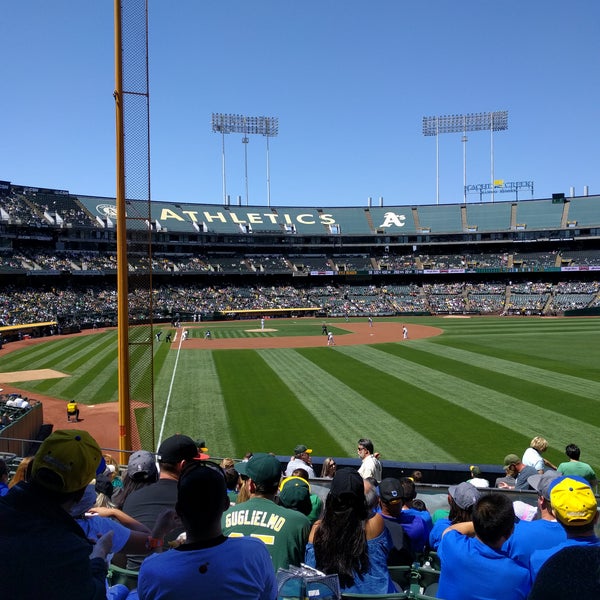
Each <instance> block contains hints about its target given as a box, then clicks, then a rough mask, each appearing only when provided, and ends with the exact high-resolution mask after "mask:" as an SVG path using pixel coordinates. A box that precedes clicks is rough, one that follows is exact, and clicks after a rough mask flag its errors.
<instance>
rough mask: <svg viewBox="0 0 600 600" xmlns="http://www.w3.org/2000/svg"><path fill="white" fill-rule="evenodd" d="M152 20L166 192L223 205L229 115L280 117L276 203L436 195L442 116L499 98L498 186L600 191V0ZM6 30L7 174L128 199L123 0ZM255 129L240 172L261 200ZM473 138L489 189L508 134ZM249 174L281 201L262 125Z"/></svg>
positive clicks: (205, 0) (230, 0)
mask: <svg viewBox="0 0 600 600" xmlns="http://www.w3.org/2000/svg"><path fill="white" fill-rule="evenodd" d="M149 22H150V121H151V134H150V135H151V163H152V171H151V173H152V176H151V182H152V192H151V195H152V199H153V200H165V201H174V202H201V203H220V202H222V199H223V188H222V169H221V137H220V135H218V134H215V133H213V132H212V130H211V114H212V113H213V112H217V113H234V114H243V115H248V116H261V115H264V116H274V117H278V118H279V135H278V136H277V137H276V138H272V139H271V140H270V171H271V203H272V205H279V206H283V205H301V206H328V205H329V206H334V205H337V206H361V205H366V203H367V198H368V197H369V196H371V197H373V200H374V202H378V198H379V197H380V196H383V198H384V203H385V204H386V205H392V204H428V203H434V202H435V201H436V143H435V137H425V136H423V134H422V118H423V117H424V116H435V115H439V116H441V115H451V114H465V113H478V112H488V111H490V112H491V111H497V110H508V112H509V125H508V130H507V131H501V132H497V133H496V134H495V135H494V174H495V178H496V179H504V180H505V181H507V182H509V181H533V182H534V186H535V197H536V198H544V197H549V196H550V195H551V194H552V193H555V192H564V193H565V194H567V195H569V192H570V188H571V186H573V187H574V188H575V195H582V194H583V186H585V185H587V186H589V191H590V193H591V194H600V168H599V166H600V165H599V160H598V159H599V157H600V148H599V140H600V81H599V58H600V35H599V31H600V29H599V28H600V2H598V1H597V0H572V1H571V2H565V1H564V0H527V1H523V0H505V1H503V2H498V0H460V1H450V0H370V1H367V0H302V1H300V0H296V1H292V0H171V1H169V2H167V1H166V0H149ZM0 39H1V40H2V59H1V62H0V64H1V65H2V68H1V70H0V74H1V75H0V77H1V84H0V85H1V87H0V90H1V91H0V132H1V134H0V179H3V180H8V181H12V182H13V183H15V184H20V185H32V186H39V187H52V188H59V189H67V190H69V191H71V192H72V193H76V194H87V195H98V196H110V197H114V196H115V150H114V148H115V141H114V139H115V126H114V100H113V90H114V53H113V2H111V1H110V0H94V1H92V0H79V1H75V0H52V1H51V2H49V1H48V0H20V1H18V2H17V1H12V2H6V3H5V4H4V6H3V8H2V12H1V17H0ZM241 137H242V136H241V135H239V134H230V135H228V136H226V138H225V156H226V180H227V192H228V193H229V194H231V196H232V202H233V203H235V202H237V200H236V198H237V196H238V195H240V196H242V203H243V204H246V192H245V169H244V153H243V144H242V142H241ZM463 145H464V144H463V143H462V142H461V134H458V133H456V134H445V135H441V136H440V137H439V150H440V160H439V166H440V201H441V202H444V203H447V202H460V201H462V198H463ZM466 147H467V148H466V154H467V160H466V170H467V183H468V184H479V183H489V182H490V180H491V165H490V162H491V161H490V135H489V132H473V133H469V134H468V142H467V144H466ZM248 183H249V198H248V200H249V203H250V205H266V202H267V184H266V144H265V138H264V137H262V136H252V137H251V138H250V143H249V144H248ZM521 197H522V198H529V197H531V196H530V194H529V193H528V192H523V194H522V195H521ZM485 199H486V200H487V201H489V197H485ZM496 199H497V200H513V199H514V196H513V195H512V194H502V195H497V196H496ZM468 201H469V202H478V201H479V196H478V195H470V196H469V197H468Z"/></svg>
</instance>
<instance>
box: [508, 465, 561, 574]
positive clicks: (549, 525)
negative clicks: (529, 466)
mask: <svg viewBox="0 0 600 600" xmlns="http://www.w3.org/2000/svg"><path fill="white" fill-rule="evenodd" d="M557 477H560V473H557V472H556V471H546V472H545V473H544V474H543V475H541V474H539V473H538V474H536V475H531V476H529V477H528V478H527V481H528V483H529V485H530V486H531V487H532V488H533V489H534V490H535V491H536V492H537V494H538V497H537V510H538V513H539V516H540V518H539V519H534V520H532V521H526V520H520V521H519V522H518V523H517V524H516V525H515V530H514V532H513V534H512V535H511V536H510V538H509V539H508V541H507V542H506V544H504V546H503V550H505V551H506V552H507V553H508V555H509V556H511V557H512V558H514V559H515V560H518V561H519V562H520V563H521V564H523V565H528V564H529V561H530V559H531V555H532V554H533V553H534V552H535V551H537V550H543V549H545V548H552V547H554V546H556V545H558V544H560V543H562V542H564V541H565V540H566V539H567V534H566V533H565V529H564V527H563V526H562V525H561V524H560V523H559V522H558V521H557V520H556V518H555V516H554V515H553V514H552V511H551V509H550V485H551V484H552V482H553V481H554V480H555V479H556V478H557Z"/></svg>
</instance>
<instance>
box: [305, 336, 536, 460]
mask: <svg viewBox="0 0 600 600" xmlns="http://www.w3.org/2000/svg"><path fill="white" fill-rule="evenodd" d="M337 350H338V351H337V352H330V354H329V355H327V354H326V352H327V350H326V349H324V348H322V349H307V350H304V349H302V350H301V351H300V352H301V353H302V354H303V355H304V356H307V357H309V358H311V360H314V361H315V362H316V363H318V364H319V365H321V366H322V367H323V368H324V369H325V370H327V371H328V372H329V373H330V374H331V375H332V376H335V377H337V378H338V379H341V380H343V381H344V382H345V383H346V384H347V385H349V386H350V387H352V388H353V389H354V390H356V391H357V392H359V393H360V394H362V395H363V396H364V397H365V398H367V399H368V400H370V402H371V403H373V404H376V405H377V406H379V407H380V408H381V409H382V410H385V411H386V412H387V413H388V414H389V415H391V416H392V417H394V418H396V419H397V420H399V421H402V422H404V423H405V424H406V425H407V426H410V427H411V428H412V429H415V430H416V431H418V432H419V434H421V435H423V436H424V437H426V438H427V439H429V440H430V443H433V444H435V445H436V446H438V447H440V448H441V449H442V450H443V451H444V453H445V454H446V455H451V456H453V457H454V460H453V461H452V462H456V460H461V461H474V460H477V461H478V462H484V461H496V460H497V458H495V457H493V456H492V453H491V452H490V444H489V431H490V430H491V429H494V430H495V433H496V435H498V436H499V437H500V438H501V439H503V440H506V441H507V442H508V443H513V444H515V445H517V446H518V447H520V446H521V445H523V444H524V443H525V442H526V440H525V439H524V438H523V437H522V436H521V435H519V434H518V433H516V432H514V431H512V430H511V429H510V428H508V427H505V426H503V425H501V424H498V423H493V422H491V421H489V420H487V419H486V418H485V415H477V414H473V413H471V412H470V411H469V410H468V409H464V408H460V407H457V406H456V405H455V404H453V403H452V402H449V401H448V400H447V399H445V398H444V397H443V396H441V395H436V394H434V393H428V392H426V391H423V390H422V389H419V388H418V387H416V385H412V383H413V382H411V381H406V382H404V383H402V384H399V382H398V379H397V378H396V377H394V376H393V374H388V373H386V372H382V370H379V368H375V367H374V366H372V365H371V364H370V363H369V361H368V360H361V359H360V358H350V357H348V356H347V355H345V353H341V352H339V350H341V349H340V348H338V349H337ZM343 409H344V408H343V402H342V403H341V404H340V410H343ZM365 417H368V413H366V415H365V414H363V413H362V411H361V412H360V413H359V416H358V417H357V418H359V419H361V421H363V419H365ZM388 421H389V416H388V417H387V418H386V419H378V420H377V421H374V422H373V423H369V425H370V427H371V428H372V429H373V430H374V431H375V432H376V433H374V434H373V436H374V437H375V435H377V437H378V436H379V435H381V434H383V433H384V432H386V431H387V432H388V433H390V434H392V435H393V434H394V433H395V432H394V431H393V429H389V428H388ZM365 422H367V421H366V420H365ZM449 423H451V424H452V425H451V426H448V424H449ZM465 440H468V444H467V443H465ZM527 441H528V440H527ZM426 451H427V448H420V447H418V446H417V447H410V446H409V445H408V444H405V443H404V440H403V439H402V437H401V436H399V435H398V436H396V437H395V440H394V449H393V451H392V453H391V454H390V457H392V458H394V459H395V460H415V461H423V460H425V461H433V460H442V461H443V460H444V458H443V456H440V455H439V454H438V453H434V452H433V451H432V453H431V454H426ZM424 456H426V457H427V458H424ZM434 456H435V457H436V458H435V459H434V458H433V457H434ZM438 457H439V458H438Z"/></svg>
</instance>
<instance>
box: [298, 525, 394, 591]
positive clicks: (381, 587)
mask: <svg viewBox="0 0 600 600" xmlns="http://www.w3.org/2000/svg"><path fill="white" fill-rule="evenodd" d="M392 545H393V544H392V538H391V536H390V534H389V532H388V530H387V529H384V530H383V531H382V532H381V533H380V534H379V535H378V536H377V537H375V538H373V539H371V540H367V552H368V554H369V570H368V571H367V572H366V573H365V574H363V575H362V576H359V575H357V574H355V575H354V585H351V586H350V587H347V588H343V589H344V592H347V593H352V594H391V593H392V592H395V591H397V590H396V587H395V586H394V582H393V581H392V578H391V577H390V573H389V571H388V567H387V556H388V553H389V551H390V549H391V548H392ZM304 562H305V563H306V564H307V565H308V566H310V567H315V568H318V567H317V561H316V559H315V548H314V546H313V544H312V543H311V542H309V543H308V544H306V553H305V556H304Z"/></svg>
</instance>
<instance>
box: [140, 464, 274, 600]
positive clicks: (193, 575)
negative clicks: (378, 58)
mask: <svg viewBox="0 0 600 600" xmlns="http://www.w3.org/2000/svg"><path fill="white" fill-rule="evenodd" d="M275 460H276V459H275ZM177 487H178V497H177V505H176V508H177V513H178V514H179V516H180V517H181V520H182V522H183V524H184V528H185V537H186V541H185V543H184V544H182V545H181V546H179V547H178V548H175V549H173V550H169V551H168V552H164V553H162V554H156V555H154V556H151V557H149V558H148V559H147V560H146V561H145V562H144V564H143V565H142V568H141V570H140V576H139V582H138V594H139V597H140V600H154V599H158V598H186V597H202V598H249V599H250V598H252V599H259V600H274V599H275V598H276V597H277V584H276V581H275V572H274V571H273V566H272V563H271V559H270V557H269V553H268V551H267V546H265V544H264V543H263V542H262V541H260V540H258V539H256V538H253V537H251V536H242V537H225V536H224V535H223V532H222V529H221V518H222V515H223V512H224V511H225V510H226V509H227V507H228V506H229V499H228V498H227V488H226V485H225V477H224V474H223V471H222V469H221V468H220V467H218V466H217V465H213V464H212V463H210V462H207V461H200V460H195V461H187V462H186V464H185V465H184V467H183V470H182V472H181V476H180V478H179V483H178V486H177Z"/></svg>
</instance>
